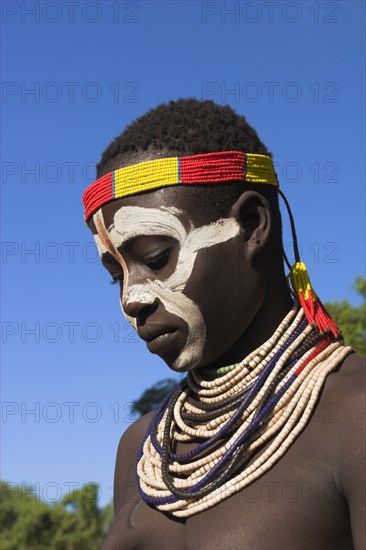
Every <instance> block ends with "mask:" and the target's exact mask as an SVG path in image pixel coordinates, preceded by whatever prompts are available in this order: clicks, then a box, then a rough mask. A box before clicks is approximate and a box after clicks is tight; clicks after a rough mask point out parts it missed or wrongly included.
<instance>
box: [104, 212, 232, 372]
mask: <svg viewBox="0 0 366 550" xmlns="http://www.w3.org/2000/svg"><path fill="white" fill-rule="evenodd" d="M181 213H182V212H181V211H180V210H178V209H176V208H174V207H169V208H167V207H161V208H160V209H158V208H143V207H139V206H123V207H122V208H120V209H119V210H117V212H116V213H115V215H114V218H113V222H114V223H113V224H112V225H111V226H110V227H109V228H108V238H109V239H110V241H112V243H113V248H114V251H111V250H109V247H108V248H107V247H106V244H107V243H106V238H105V237H103V235H102V236H101V237H99V236H98V235H96V236H95V239H96V243H97V247H98V250H99V251H100V253H103V252H106V251H107V250H108V251H109V252H111V253H112V254H113V255H114V256H115V255H116V249H118V248H119V247H120V246H121V245H122V244H123V243H125V242H126V241H127V240H130V239H132V238H136V237H139V236H146V235H149V236H150V235H151V236H166V237H171V238H173V239H175V240H177V241H178V242H179V254H178V260H177V265H176V268H175V271H174V273H173V274H172V275H171V276H170V277H169V278H168V279H166V280H165V281H160V280H158V279H156V280H150V279H147V280H146V282H145V283H143V284H135V285H130V286H128V287H127V281H126V279H127V276H128V273H125V281H124V285H123V294H122V300H121V307H122V310H123V306H126V305H128V304H129V303H133V302H135V303H142V304H146V305H148V304H152V303H153V302H154V301H155V299H156V298H158V299H159V300H160V301H161V303H162V304H163V305H164V307H165V309H166V311H168V312H170V313H172V314H174V315H176V316H178V317H180V318H181V319H183V320H184V321H185V323H186V324H187V326H188V337H187V341H186V343H185V345H184V347H183V349H182V351H181V353H180V355H179V357H178V358H177V359H176V360H175V361H174V363H173V365H171V366H172V368H173V369H174V370H177V371H179V370H188V369H190V368H193V367H195V366H196V365H198V364H199V362H200V360H201V358H202V354H203V350H204V347H205V343H206V325H205V322H204V319H203V317H202V314H201V311H200V309H199V307H198V306H197V304H195V303H194V302H193V301H192V300H190V299H189V298H188V297H187V296H185V295H184V289H185V287H186V285H187V282H188V280H189V277H190V276H191V273H192V271H193V267H194V263H195V261H196V257H197V254H198V252H199V251H200V250H202V249H205V248H209V247H211V246H214V245H216V244H219V243H223V242H225V241H228V240H229V239H232V238H234V237H236V236H237V235H239V225H238V223H237V222H236V220H235V218H222V219H219V220H217V221H216V222H213V223H210V224H208V225H204V226H201V227H198V228H194V225H193V223H192V222H191V221H190V227H189V229H188V231H187V230H186V229H185V227H184V226H183V224H182V222H181V221H180V220H179V217H178V216H179V214H181ZM99 224H100V218H99ZM97 229H98V228H97ZM103 241H104V242H103ZM117 254H119V253H118V252H117ZM126 318H127V320H128V321H129V322H130V324H131V325H132V326H133V327H134V328H135V329H136V320H135V318H134V317H130V316H129V315H126Z"/></svg>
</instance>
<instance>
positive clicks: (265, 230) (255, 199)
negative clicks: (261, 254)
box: [231, 191, 272, 252]
mask: <svg viewBox="0 0 366 550" xmlns="http://www.w3.org/2000/svg"><path fill="white" fill-rule="evenodd" d="M231 216H232V217H233V218H235V219H236V221H237V222H238V224H239V226H240V234H241V235H242V237H243V239H244V241H245V242H246V244H247V247H248V250H251V251H253V252H254V251H256V250H259V249H261V248H263V246H264V245H265V244H266V243H267V241H268V238H269V236H270V234H271V229H272V220H271V210H270V205H269V202H268V200H267V199H266V198H265V197H263V195H261V194H260V193H257V192H256V191H244V193H242V194H241V195H240V197H239V198H238V200H237V201H236V202H235V204H234V205H233V206H232V209H231Z"/></svg>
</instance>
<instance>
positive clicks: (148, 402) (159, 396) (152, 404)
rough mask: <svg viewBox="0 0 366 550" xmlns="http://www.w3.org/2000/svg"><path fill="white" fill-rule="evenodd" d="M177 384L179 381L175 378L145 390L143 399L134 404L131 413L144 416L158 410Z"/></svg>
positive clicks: (162, 381)
mask: <svg viewBox="0 0 366 550" xmlns="http://www.w3.org/2000/svg"><path fill="white" fill-rule="evenodd" d="M177 384H178V381H177V380H174V379H173V378H164V379H163V380H160V381H159V382H157V383H156V384H154V385H153V386H151V388H148V389H147V390H145V391H144V393H143V394H142V395H141V397H139V399H137V401H134V402H133V403H132V405H131V413H132V414H134V413H138V414H139V415H140V416H142V415H144V414H146V413H148V412H149V411H152V410H153V409H157V408H158V407H159V405H161V403H162V402H163V401H164V399H165V397H166V396H167V395H168V393H169V392H171V391H172V389H173V388H175V386H176V385H177Z"/></svg>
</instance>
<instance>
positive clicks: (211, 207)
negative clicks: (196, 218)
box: [97, 98, 282, 255]
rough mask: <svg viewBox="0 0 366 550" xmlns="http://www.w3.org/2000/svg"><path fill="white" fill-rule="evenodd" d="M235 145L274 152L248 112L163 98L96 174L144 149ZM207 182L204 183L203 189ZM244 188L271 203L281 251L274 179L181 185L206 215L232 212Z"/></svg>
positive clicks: (187, 150) (183, 152) (131, 160)
mask: <svg viewBox="0 0 366 550" xmlns="http://www.w3.org/2000/svg"><path fill="white" fill-rule="evenodd" d="M229 150H237V151H244V152H246V153H258V154H262V155H268V156H270V157H272V154H271V153H270V152H269V151H268V149H267V147H266V146H265V145H264V144H263V142H262V141H261V140H260V139H259V137H258V134H257V132H256V131H255V130H254V128H252V127H251V126H250V125H249V124H248V122H247V121H246V119H245V117H244V116H242V115H239V114H238V113H236V112H235V111H234V110H233V109H232V108H231V107H230V106H229V105H218V104H216V103H214V102H213V101H212V100H199V99H196V98H180V99H177V100H175V101H173V100H172V101H169V102H168V103H161V104H160V105H158V106H157V107H155V108H154V109H151V110H150V111H148V112H147V113H145V114H144V115H142V116H140V117H139V118H137V119H136V120H134V121H133V122H132V123H131V124H129V125H128V126H127V127H126V128H125V130H124V131H123V132H122V133H121V134H120V135H119V136H117V137H116V138H115V139H114V140H113V141H112V143H111V144H110V145H109V146H108V147H107V148H106V149H105V151H104V152H103V154H102V158H101V160H100V162H99V163H98V164H97V178H100V177H101V176H103V175H104V174H107V173H108V172H111V171H112V170H116V169H118V168H122V167H123V166H128V165H130V164H135V163H137V162H141V160H144V157H143V153H145V154H146V152H152V153H153V156H154V157H156V158H159V157H160V158H162V157H167V156H188V155H197V154H203V153H210V152H218V151H229ZM202 187H204V189H202ZM246 189H254V190H256V191H258V192H260V193H261V194H263V195H264V196H265V197H266V198H267V200H268V201H269V203H270V205H271V214H272V219H273V228H274V230H273V237H274V240H273V242H272V244H274V245H275V248H276V250H278V252H280V253H281V255H282V224H281V216H280V211H279V206H278V193H277V189H276V188H274V187H273V186H271V185H264V184H263V185H260V184H252V185H251V184H247V183H246V184H245V186H243V183H242V182H232V183H231V182H230V183H227V184H217V185H216V184H213V185H210V187H209V188H207V186H204V185H195V186H187V187H184V186H182V187H180V192H189V193H190V194H191V196H192V197H193V198H194V202H195V205H196V207H197V208H198V209H199V210H200V211H202V212H204V213H205V214H206V215H207V221H208V222H210V221H213V220H216V219H218V218H219V217H226V216H228V215H229V212H230V209H231V207H232V205H233V204H234V202H235V201H236V200H237V199H238V198H239V196H240V195H241V194H242V193H243V192H244V191H245V190H246Z"/></svg>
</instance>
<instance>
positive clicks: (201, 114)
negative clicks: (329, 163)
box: [89, 99, 283, 370]
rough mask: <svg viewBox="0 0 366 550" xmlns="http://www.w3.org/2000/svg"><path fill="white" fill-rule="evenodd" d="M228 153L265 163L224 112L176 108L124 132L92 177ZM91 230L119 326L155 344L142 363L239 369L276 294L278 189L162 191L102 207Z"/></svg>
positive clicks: (253, 140) (204, 104) (251, 137)
mask: <svg viewBox="0 0 366 550" xmlns="http://www.w3.org/2000/svg"><path fill="white" fill-rule="evenodd" d="M230 150H231V151H232V150H236V151H245V152H246V153H257V154H262V155H263V154H264V155H268V156H270V153H268V151H267V149H266V147H265V146H264V145H263V144H262V142H261V141H260V140H259V138H258V136H257V134H256V132H255V131H254V130H253V129H252V128H251V127H250V126H249V125H248V124H247V122H246V120H245V119H244V117H242V116H239V115H237V114H236V113H235V112H234V111H233V110H232V109H231V108H230V107H228V106H224V107H223V106H219V105H216V104H214V103H213V102H212V101H198V100H195V99H188V100H184V99H181V100H178V101H175V102H174V101H171V102H169V103H168V104H167V105H160V106H158V107H157V108H156V109H153V110H152V111H149V112H148V113H147V114H145V115H144V116H142V117H140V118H139V119H137V120H136V121H134V122H133V123H132V124H131V125H130V126H128V127H127V128H126V130H125V131H124V132H123V133H122V134H121V135H120V136H118V137H117V138H116V139H115V140H114V141H113V142H112V144H111V145H110V146H109V147H108V148H107V149H106V151H105V152H104V154H103V156H102V159H101V161H100V163H99V164H98V166H97V176H98V178H100V177H101V176H104V175H105V174H108V173H109V172H111V171H113V170H117V169H119V168H123V167H126V166H131V165H134V164H137V163H141V162H145V161H150V160H156V159H161V158H167V157H174V156H181V157H185V156H190V155H197V154H204V153H211V152H220V151H230ZM89 225H90V228H91V229H92V231H93V233H94V235H95V238H96V241H97V244H98V248H99V251H100V253H101V258H102V262H103V264H104V265H105V267H107V269H108V270H109V271H110V273H111V274H112V276H113V277H114V278H116V279H119V280H120V281H121V305H122V308H123V310H124V313H125V315H126V316H127V318H128V319H129V321H130V322H131V323H132V324H133V325H134V326H135V328H136V329H137V330H138V332H139V334H140V335H141V337H142V338H143V339H145V340H147V341H150V340H151V339H152V340H151V341H150V342H149V343H148V348H149V349H150V351H152V352H154V353H158V354H159V355H160V356H161V357H162V358H163V359H164V360H165V361H166V362H167V363H168V365H169V366H171V367H172V368H173V369H175V370H188V369H191V368H194V367H202V366H207V365H213V364H216V363H217V364H228V363H229V362H234V361H237V360H240V358H241V357H239V355H240V354H242V352H243V349H245V345H244V341H245V340H246V341H247V344H246V345H247V346H249V347H250V345H251V344H250V343H249V342H248V338H249V339H250V334H251V326H252V325H253V322H254V320H255V319H256V320H257V321H258V319H259V320H260V318H261V316H262V315H263V307H264V303H265V302H266V300H267V301H268V295H269V293H271V284H270V283H272V285H273V287H274V288H275V287H276V279H278V280H279V279H281V278H283V267H282V242H281V219H280V214H279V208H278V198H277V189H276V188H275V187H273V186H271V185H266V184H258V183H253V184H250V183H245V184H243V182H232V183H227V184H222V183H218V184H210V186H209V187H208V186H207V185H204V184H203V185H194V186H184V187H183V186H179V187H178V188H177V187H175V186H174V187H166V188H163V189H159V190H155V191H150V192H145V193H143V194H137V195H133V196H129V197H125V198H122V199H117V200H114V201H112V202H109V203H108V204H105V205H104V206H103V207H102V208H100V209H99V210H98V211H97V212H96V213H95V214H94V216H93V217H92V219H91V221H90V223H89ZM122 280H123V283H122ZM164 331H165V335H162V336H159V337H158V336H157V335H159V334H161V333H162V332H164ZM252 339H253V336H252ZM253 342H254V340H253ZM253 342H252V344H253Z"/></svg>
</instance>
